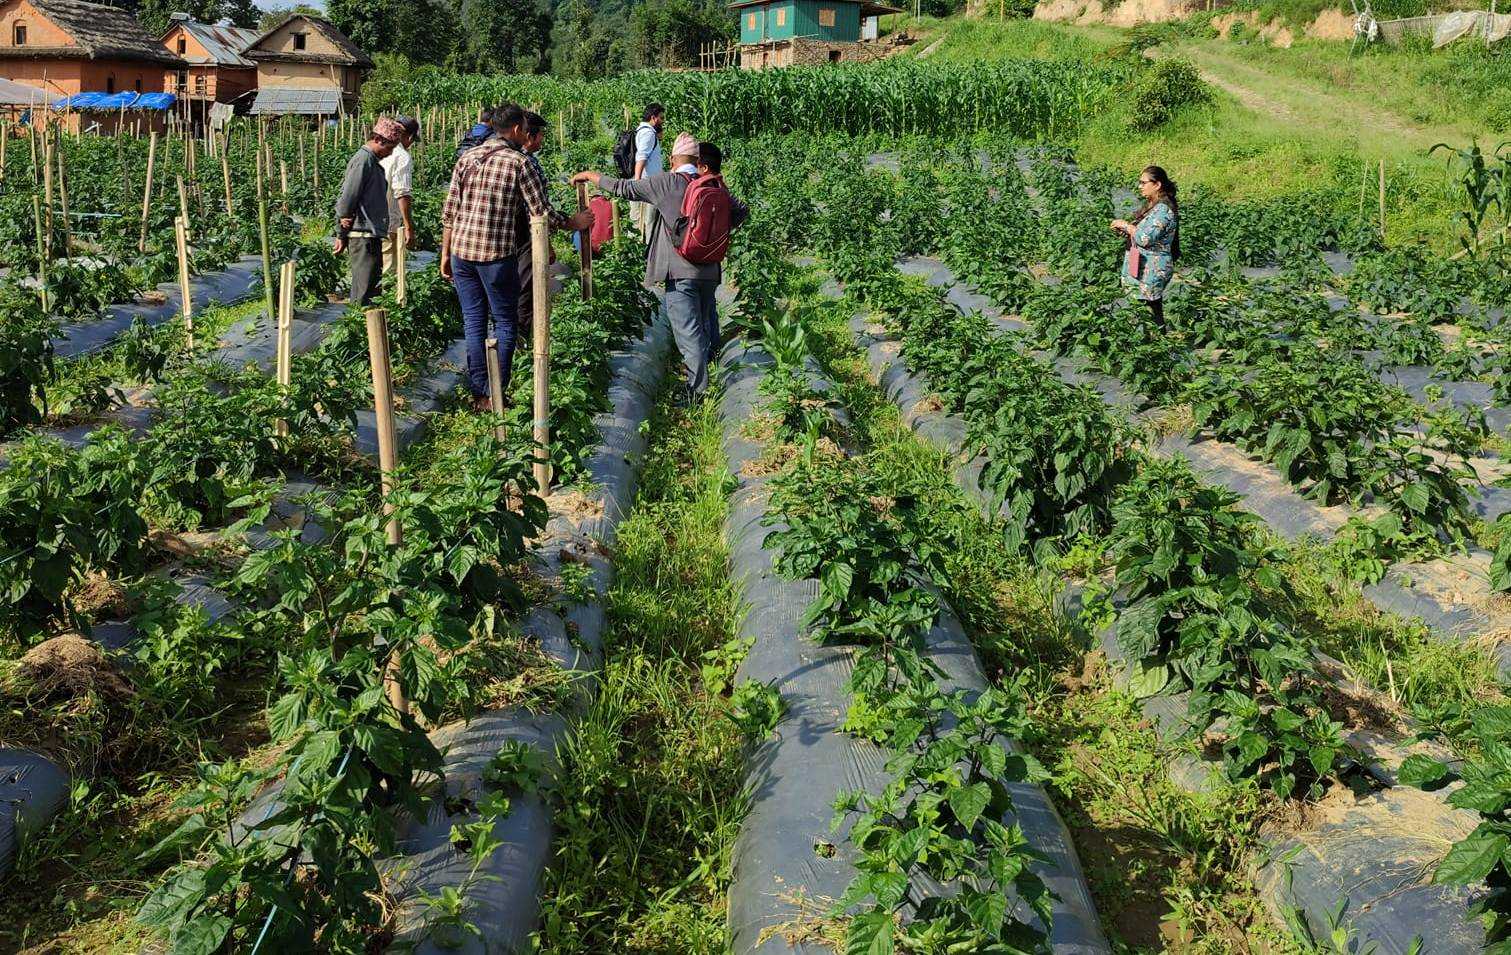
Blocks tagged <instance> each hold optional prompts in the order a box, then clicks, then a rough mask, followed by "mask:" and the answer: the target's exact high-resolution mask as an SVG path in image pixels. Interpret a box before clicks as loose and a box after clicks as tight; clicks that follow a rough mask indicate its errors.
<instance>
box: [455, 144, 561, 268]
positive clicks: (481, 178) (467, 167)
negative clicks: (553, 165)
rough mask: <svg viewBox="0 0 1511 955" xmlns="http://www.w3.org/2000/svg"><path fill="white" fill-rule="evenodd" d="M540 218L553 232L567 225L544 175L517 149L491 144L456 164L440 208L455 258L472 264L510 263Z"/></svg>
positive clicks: (481, 147)
mask: <svg viewBox="0 0 1511 955" xmlns="http://www.w3.org/2000/svg"><path fill="white" fill-rule="evenodd" d="M537 215H544V216H546V218H547V219H548V220H549V221H550V223H551V227H552V228H553V229H561V228H564V227H565V226H566V221H567V217H566V216H565V215H564V214H562V213H560V212H558V211H556V210H555V209H554V208H552V206H551V199H550V197H549V196H548V195H547V194H546V178H545V175H544V174H543V173H542V172H541V170H540V167H539V166H537V165H536V164H534V163H531V162H529V161H528V157H527V156H526V155H525V154H524V153H523V152H522V151H520V150H519V149H518V148H516V147H515V146H513V145H512V144H504V143H500V142H499V141H498V140H491V141H489V142H486V143H483V144H482V145H481V146H476V147H474V148H472V149H469V150H467V151H466V152H465V153H463V154H462V158H461V159H458V160H457V163H456V168H455V169H453V170H452V172H451V188H450V189H449V190H447V192H446V203H445V205H443V206H442V207H441V224H442V225H443V226H445V227H446V228H448V229H450V230H451V254H452V255H455V256H456V257H457V258H460V259H465V260H467V261H468V262H493V261H497V260H498V259H506V258H508V257H510V256H512V255H514V254H516V253H517V252H519V251H520V246H521V240H520V236H521V235H524V236H526V237H528V235H529V230H528V229H526V228H525V226H526V225H527V224H528V221H529V220H528V218H527V216H537ZM525 241H528V238H526V240H525Z"/></svg>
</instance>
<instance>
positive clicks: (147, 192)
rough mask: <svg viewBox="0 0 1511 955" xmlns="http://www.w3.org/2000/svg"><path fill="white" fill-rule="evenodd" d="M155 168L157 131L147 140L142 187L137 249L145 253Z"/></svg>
mask: <svg viewBox="0 0 1511 955" xmlns="http://www.w3.org/2000/svg"><path fill="white" fill-rule="evenodd" d="M156 166H157V130H155V129H154V130H153V131H152V135H151V136H150V137H149V138H148V139H147V183H146V185H144V186H143V187H142V236H141V240H140V241H139V242H138V243H137V249H138V250H139V251H141V252H146V251H147V215H148V214H149V213H150V212H151V211H152V172H153V169H154V168H155V167H156Z"/></svg>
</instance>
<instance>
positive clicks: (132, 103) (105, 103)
mask: <svg viewBox="0 0 1511 955" xmlns="http://www.w3.org/2000/svg"><path fill="white" fill-rule="evenodd" d="M177 101H178V97H177V96H176V95H175V94H173V93H131V92H121V93H75V94H73V95H72V96H65V97H63V98H62V99H59V100H56V101H54V102H53V104H52V108H53V109H58V110H62V109H73V110H99V111H108V110H117V109H168V108H169V107H171V106H172V105H173V104H174V103H176V102H177Z"/></svg>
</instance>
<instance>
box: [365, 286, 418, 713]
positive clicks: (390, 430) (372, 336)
mask: <svg viewBox="0 0 1511 955" xmlns="http://www.w3.org/2000/svg"><path fill="white" fill-rule="evenodd" d="M367 356H368V360H369V361H370V362H371V363H372V376H373V412H374V418H375V423H376V425H377V429H378V469H379V472H380V474H381V475H382V485H383V513H384V514H385V515H387V516H388V527H387V533H388V543H389V546H391V547H398V546H399V545H400V544H402V543H403V542H404V532H403V529H402V528H401V527H400V526H399V519H398V518H397V517H395V516H394V507H393V503H392V501H391V500H390V498H391V496H392V495H393V491H394V469H395V468H397V467H398V463H399V462H398V458H399V451H398V436H397V435H396V434H395V433H394V420H393V371H392V368H391V367H390V365H389V358H388V316H387V315H386V314H385V313H384V311H383V310H382V309H381V308H370V309H368V310H367ZM399 667H400V660H399V658H398V656H397V655H395V654H391V655H390V656H389V658H388V666H387V667H386V668H385V670H384V674H383V683H384V685H385V687H386V689H387V691H388V701H389V703H391V704H393V708H394V709H395V710H398V711H399V712H400V713H408V712H409V700H408V698H407V697H406V696H405V694H404V687H403V684H401V683H400V682H399V679H398V677H399Z"/></svg>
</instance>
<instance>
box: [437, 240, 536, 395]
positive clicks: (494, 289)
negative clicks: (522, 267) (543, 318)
mask: <svg viewBox="0 0 1511 955" xmlns="http://www.w3.org/2000/svg"><path fill="white" fill-rule="evenodd" d="M451 274H452V278H453V281H454V282H455V284H456V297H457V299H458V300H459V301H460V302H461V304H462V334H463V335H465V336H466V338H467V384H468V386H469V387H470V388H471V389H472V395H473V397H475V398H482V397H486V396H487V394H488V359H487V354H486V352H485V349H484V342H485V341H486V340H487V338H488V321H489V319H492V320H493V337H495V338H497V339H498V363H499V366H500V368H499V371H500V372H501V373H502V375H503V390H504V395H505V397H507V396H508V394H509V372H510V370H511V369H512V368H513V367H514V340H515V338H516V332H517V330H518V328H519V324H518V322H519V268H518V266H517V265H516V264H515V257H514V256H510V257H509V258H507V259H495V260H493V261H492V262H469V261H467V260H466V259H460V258H457V257H456V256H454V255H453V256H452V257H451Z"/></svg>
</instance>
